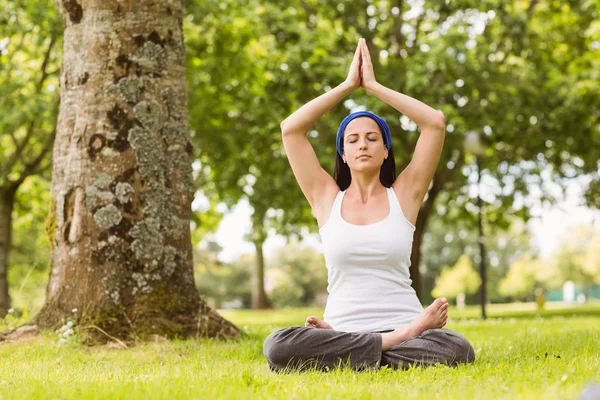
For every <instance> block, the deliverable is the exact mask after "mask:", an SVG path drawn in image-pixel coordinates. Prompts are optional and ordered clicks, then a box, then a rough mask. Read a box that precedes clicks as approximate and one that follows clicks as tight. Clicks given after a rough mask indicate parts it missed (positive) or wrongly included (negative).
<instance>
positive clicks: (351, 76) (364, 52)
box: [345, 38, 377, 91]
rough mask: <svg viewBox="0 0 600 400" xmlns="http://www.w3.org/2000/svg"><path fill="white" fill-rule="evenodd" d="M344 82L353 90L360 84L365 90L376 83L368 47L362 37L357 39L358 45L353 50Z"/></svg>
mask: <svg viewBox="0 0 600 400" xmlns="http://www.w3.org/2000/svg"><path fill="white" fill-rule="evenodd" d="M345 82H346V84H348V85H349V86H350V87H351V88H352V89H353V90H354V89H358V88H359V87H361V86H362V87H363V88H364V89H365V90H367V91H369V90H370V89H371V88H372V87H373V85H374V84H376V83H377V81H376V80H375V73H374V72H373V64H372V63H371V55H370V54H369V48H368V47H367V42H366V41H365V39H363V38H361V39H360V40H359V41H358V46H357V47H356V51H355V52H354V58H353V59H352V64H350V70H349V71H348V77H347V78H346V81H345Z"/></svg>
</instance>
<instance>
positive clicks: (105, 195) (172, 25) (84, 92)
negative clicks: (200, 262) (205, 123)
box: [36, 0, 239, 339]
mask: <svg viewBox="0 0 600 400" xmlns="http://www.w3.org/2000/svg"><path fill="white" fill-rule="evenodd" d="M57 3H58V6H59V8H60V11H61V14H62V16H63V22H64V24H65V32H64V60H63V67H62V73H61V106H60V112H59V117H58V127H57V137H56V143H55V146H54V165H53V176H52V204H51V205H50V208H51V209H50V213H49V217H48V221H47V226H48V227H49V231H50V234H51V237H52V239H53V251H52V256H51V263H52V265H51V271H50V278H49V282H48V286H47V293H46V302H45V305H44V307H43V309H42V310H41V312H40V313H39V314H38V316H37V317H36V323H37V324H38V326H39V327H41V328H55V327H57V326H59V325H61V324H62V323H64V321H65V319H66V318H69V317H71V318H74V319H76V320H77V321H78V324H79V326H80V327H81V328H82V329H83V328H89V332H90V333H94V332H102V334H99V335H100V336H102V335H106V337H108V336H112V337H115V338H119V339H131V338H133V337H142V338H143V337H145V336H148V335H152V334H158V335H162V336H167V337H174V336H179V337H188V336H196V335H201V336H216V335H237V334H238V333H239V331H238V330H237V328H236V327H235V326H234V325H233V324H231V323H229V322H228V321H226V320H224V319H223V318H221V317H220V316H219V315H218V314H216V313H215V312H214V311H213V310H211V309H210V308H209V307H208V306H206V305H205V304H204V303H203V302H202V300H201V299H200V297H199V296H198V293H197V290H196V287H195V285H194V279H193V266H192V247H191V240H190V216H191V201H192V198H193V195H194V181H193V178H192V169H191V159H190V154H191V153H192V145H191V139H190V135H189V131H188V115H187V109H188V104H187V92H186V82H185V62H184V44H183V32H182V18H183V1H182V0H136V1H115V0H86V1H78V0H57Z"/></svg>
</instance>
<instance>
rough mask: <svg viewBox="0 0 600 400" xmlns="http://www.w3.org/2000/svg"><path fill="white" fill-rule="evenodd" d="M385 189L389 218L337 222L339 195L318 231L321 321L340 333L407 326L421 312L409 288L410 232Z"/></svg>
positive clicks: (339, 217)
mask: <svg viewBox="0 0 600 400" xmlns="http://www.w3.org/2000/svg"><path fill="white" fill-rule="evenodd" d="M386 189H387V195H388V201H389V204H390V213H389V215H388V216H387V217H386V218H385V219H383V220H381V221H379V222H375V223H373V224H369V225H354V224H351V223H349V222H346V221H345V220H344V219H342V199H343V198H344V195H345V194H346V191H343V192H342V191H340V192H339V193H338V194H337V196H336V198H335V201H334V203H333V207H332V209H331V214H330V215H329V219H328V220H327V222H325V225H323V226H322V227H321V228H320V229H319V233H320V234H321V240H322V242H323V253H324V254H325V262H326V265H327V270H328V283H329V284H328V287H327V291H328V292H329V297H328V298H327V306H326V307H325V315H324V318H325V321H327V322H329V323H330V324H331V326H332V327H333V328H334V329H335V330H339V331H344V332H359V331H382V330H388V329H395V328H397V327H399V326H402V325H407V324H409V323H411V322H412V321H413V320H414V319H415V318H416V317H417V316H418V315H419V314H421V312H423V307H422V306H421V303H420V302H419V299H418V298H417V295H416V293H415V291H414V289H413V288H412V287H411V286H410V284H411V280H410V273H409V267H410V253H411V250H412V241H413V233H414V231H415V226H414V225H413V224H411V223H410V222H409V221H408V220H407V219H406V217H405V216H404V213H403V212H402V208H401V207H400V203H399V202H398V198H397V197H396V194H395V193H394V190H393V189H391V188H386Z"/></svg>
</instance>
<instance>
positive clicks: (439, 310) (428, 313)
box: [381, 298, 448, 351]
mask: <svg viewBox="0 0 600 400" xmlns="http://www.w3.org/2000/svg"><path fill="white" fill-rule="evenodd" d="M446 321H448V300H446V299H444V298H441V299H435V301H434V302H433V303H431V305H430V306H429V307H427V308H426V309H425V311H423V312H422V313H421V315H419V316H418V317H417V319H415V320H414V321H413V322H411V323H410V324H409V325H407V326H403V327H400V328H397V329H396V330H394V331H393V332H389V333H382V334H381V337H382V350H383V351H386V350H389V349H390V348H392V347H393V346H395V345H397V344H400V343H401V342H403V341H405V340H406V339H410V338H412V337H417V336H420V335H421V334H423V332H425V331H426V330H429V329H438V328H441V327H443V326H444V325H446Z"/></svg>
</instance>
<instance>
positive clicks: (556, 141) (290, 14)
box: [190, 0, 600, 298]
mask: <svg viewBox="0 0 600 400" xmlns="http://www.w3.org/2000/svg"><path fill="white" fill-rule="evenodd" d="M210 4H212V5H211V6H210V7H214V8H215V10H218V9H217V8H216V7H217V5H216V3H210ZM208 7H209V6H206V7H205V8H204V9H203V11H204V12H203V13H198V14H194V21H196V19H197V18H196V16H198V18H201V16H204V17H203V19H201V21H202V25H205V26H212V27H213V28H211V29H212V30H209V31H204V32H203V33H202V34H201V35H199V36H198V45H195V44H194V45H193V46H195V47H194V50H192V46H190V51H193V52H194V53H195V54H211V55H214V57H213V56H210V57H207V58H208V59H213V58H214V59H215V60H218V61H214V65H213V67H212V68H210V70H211V71H214V73H211V74H204V75H202V74H199V73H198V74H197V73H192V72H191V75H193V76H190V83H191V85H192V86H197V85H199V84H200V82H202V84H206V83H207V82H208V83H209V86H210V87H211V88H212V89H211V94H213V95H212V96H210V97H208V96H202V98H197V99H195V100H194V103H195V104H200V105H202V106H200V107H205V108H206V109H211V110H215V113H214V115H215V116H216V115H221V117H215V119H214V120H212V121H207V120H206V119H201V120H200V119H199V120H198V123H195V122H193V125H194V127H200V126H202V127H204V128H206V129H209V130H210V131H211V132H214V135H211V136H207V135H202V136H201V137H203V138H206V139H202V140H211V141H213V142H212V143H214V145H212V146H210V148H211V149H212V151H211V154H206V153H204V154H201V155H200V159H201V160H203V163H204V164H205V165H208V166H209V167H210V168H211V169H210V173H207V174H205V179H207V180H208V181H209V182H213V184H214V186H215V187H220V188H221V189H218V191H219V192H220V193H221V194H220V197H221V198H223V199H225V198H228V199H230V202H231V204H234V203H235V201H236V200H237V199H239V198H241V197H243V196H244V190H248V186H252V189H253V190H254V193H256V194H257V196H258V195H262V193H261V191H260V190H259V187H258V186H253V185H252V184H251V185H248V182H247V179H246V178H245V177H248V175H252V176H253V177H254V178H252V179H250V180H249V181H250V182H257V183H259V182H260V181H264V182H267V183H268V189H269V190H271V191H270V192H265V193H269V195H268V196H266V195H265V196H262V197H260V199H264V200H267V201H270V200H271V197H273V199H272V201H273V202H272V203H271V204H269V203H268V202H267V203H266V204H265V205H264V206H263V207H262V208H261V207H256V211H255V212H256V216H255V217H254V218H253V224H254V228H253V235H254V236H255V237H257V238H259V239H261V238H264V237H265V235H264V231H261V230H260V229H258V230H256V231H255V228H258V227H259V226H260V224H259V222H260V221H263V220H264V219H263V217H262V213H264V210H265V209H266V210H268V209H269V207H272V208H274V209H278V210H279V209H281V210H282V214H280V215H282V219H284V220H285V221H293V218H292V216H293V214H288V213H291V212H294V211H297V210H301V209H303V210H304V211H303V212H302V213H300V214H299V215H306V216H307V217H310V213H309V210H308V208H307V207H306V202H305V200H304V199H303V198H302V196H301V195H300V192H299V191H298V190H297V185H296V184H295V182H294V180H293V177H291V172H290V169H289V168H288V167H287V165H286V164H285V162H281V163H280V161H282V160H279V158H282V157H283V154H282V151H281V148H280V145H279V143H280V140H279V138H278V134H279V133H278V128H277V122H278V121H280V120H281V118H282V117H284V116H286V115H288V114H289V113H291V112H292V111H293V110H294V109H296V108H297V107H299V106H300V105H301V104H303V103H305V102H306V101H308V100H310V99H312V98H314V97H316V96H318V95H319V94H321V93H322V92H323V91H324V90H327V88H328V87H333V86H335V85H337V84H338V83H339V82H341V81H342V80H343V78H344V76H345V73H346V69H347V63H346V61H347V60H349V59H350V58H351V53H352V49H353V48H354V44H355V43H356V40H357V39H358V38H359V37H361V36H362V37H365V38H366V39H367V42H368V45H369V48H370V50H371V53H372V54H374V55H376V56H374V57H373V61H374V64H375V71H376V76H377V79H378V80H379V81H381V83H383V84H385V85H387V86H390V87H392V88H394V89H396V90H399V91H401V92H404V93H407V94H409V95H411V96H414V97H416V98H418V99H420V100H422V101H424V102H426V103H427V104H430V105H432V106H433V107H435V108H439V109H441V110H442V111H443V112H444V114H445V116H446V120H447V121H448V126H447V135H446V144H445V146H444V153H443V155H442V159H441V161H440V166H439V168H438V171H437V172H436V174H435V176H434V178H433V182H432V185H431V186H430V189H429V193H428V195H427V197H426V200H425V202H424V204H423V206H422V208H421V212H420V214H419V218H418V220H417V224H416V225H417V230H416V232H415V237H414V242H413V251H412V266H411V276H412V278H413V284H414V286H415V288H416V290H417V293H419V294H420V297H421V298H422V297H423V296H422V294H421V286H422V282H421V278H420V274H419V270H418V267H419V265H420V261H421V254H422V251H421V247H422V245H423V235H424V233H425V231H426V227H427V224H428V221H429V218H430V216H432V215H434V214H435V213H436V212H437V211H436V204H444V205H446V206H447V208H448V209H452V210H465V209H466V210H467V211H469V210H471V209H472V208H473V207H472V205H471V206H469V204H471V203H472V198H471V197H472V194H471V193H470V192H471V190H470V188H471V187H472V185H473V174H474V172H475V171H474V166H473V163H472V162H471V160H470V159H469V156H468V155H467V154H465V151H464V137H465V134H466V132H468V131H477V132H480V133H481V134H482V137H483V142H484V145H485V146H486V156H485V157H483V159H482V162H481V164H482V174H483V175H484V181H487V182H488V183H490V185H491V186H493V187H494V189H493V190H492V191H491V192H490V193H488V194H487V195H486V197H485V198H484V200H485V209H486V213H487V216H486V217H487V219H486V222H487V224H488V225H489V226H491V225H493V226H501V227H504V228H506V227H507V226H508V221H507V220H506V217H507V216H509V215H513V216H517V217H519V218H528V217H529V216H530V215H529V208H528V207H527V205H526V204H524V203H523V195H524V194H525V193H528V191H529V188H528V185H537V184H539V183H540V182H541V178H540V174H541V172H542V170H543V169H544V168H546V167H551V166H553V167H554V170H553V171H555V172H556V176H555V178H556V179H557V181H558V182H559V183H561V184H563V183H564V182H562V180H561V179H562V178H561V174H562V175H563V176H565V174H566V173H568V175H569V176H576V175H577V174H580V173H587V172H592V171H595V170H596V169H597V165H596V164H594V163H595V161H592V160H597V158H598V157H597V151H596V150H595V148H597V146H596V147H595V148H592V147H589V146H585V147H584V146H577V147H576V148H573V144H574V143H575V142H577V140H576V138H578V137H580V138H583V137H585V138H586V140H587V142H588V143H596V141H597V140H598V138H597V134H596V131H595V130H594V132H593V133H592V132H591V130H593V129H595V128H593V127H594V126H596V125H597V121H598V115H600V113H598V112H597V111H594V110H597V104H598V102H597V98H598V93H599V89H598V83H597V81H592V80H590V79H589V78H590V77H591V76H593V74H594V72H593V71H595V70H597V69H596V68H595V66H596V65H595V61H594V60H595V58H594V57H593V56H591V55H592V54H593V53H594V51H595V50H594V47H593V46H594V44H593V43H595V42H594V40H596V39H597V35H598V32H597V29H596V28H595V25H594V17H593V15H594V12H592V11H593V10H591V8H593V7H595V6H594V5H593V4H591V3H586V4H585V5H583V6H579V5H576V4H574V5H573V6H572V7H562V3H561V2H560V1H551V2H544V3H538V2H535V1H533V2H531V3H528V4H525V3H522V2H517V1H505V2H483V3H477V4H474V3H473V2H470V1H458V2H453V3H452V5H449V4H445V3H439V2H432V1H431V2H430V1H425V2H423V3H422V7H421V6H413V5H412V4H409V3H408V2H400V3H398V4H390V3H389V2H384V1H376V0H373V1H355V2H342V3H340V2H336V3H335V4H333V3H331V2H329V1H324V0H320V1H319V0H312V1H310V0H308V1H302V2H300V1H287V2H285V3H280V2H279V3H277V7H274V6H273V5H271V4H269V3H263V4H260V5H259V4H257V3H255V2H252V1H247V2H244V3H243V4H240V6H238V7H236V6H235V4H231V3H228V2H221V3H220V4H219V7H223V9H226V10H227V14H228V16H224V15H223V14H224V13H222V12H210V11H211V9H209V8H208ZM569 21H571V22H573V21H576V23H575V24H570V23H569ZM211 24H213V25H211ZM547 32H553V34H552V35H550V36H548V35H547V34H546V33H547ZM580 32H585V33H584V34H580ZM565 41H566V43H568V45H567V46H566V47H565V45H564V43H565ZM202 43H204V44H202ZM220 43H221V44H220ZM222 43H236V45H235V46H233V47H227V46H224V45H222ZM203 52H204V53H203ZM229 52H231V54H230V53H229ZM554 52H564V53H565V54H562V53H561V56H560V57H555V56H554V55H553V53H554ZM217 55H219V56H217ZM572 59H577V60H580V62H579V63H578V64H577V69H576V70H575V71H574V73H573V74H572V75H570V76H573V77H579V78H585V79H584V80H585V84H584V85H583V86H582V84H579V83H577V84H575V82H574V81H573V79H577V78H572V77H569V78H566V77H562V75H564V74H562V72H561V71H565V70H566V69H567V68H574V67H573V66H571V65H570V64H569V61H568V60H572ZM226 60H231V61H226ZM195 62H196V61H194V60H193V59H191V60H190V63H191V64H194V63H195ZM224 63H227V64H224ZM198 66H200V64H198ZM242 66H243V67H242ZM213 68H214V69H213ZM190 71H192V69H190ZM261 79H262V80H261ZM567 81H568V82H567ZM567 83H569V84H570V85H565V84H567ZM563 85H564V86H563ZM573 86H575V87H577V88H578V89H577V90H578V91H577V90H576V91H575V92H573V91H571V90H566V89H564V88H565V87H573ZM561 88H562V89H561ZM584 88H585V90H584ZM198 93H199V92H198ZM247 95H248V96H247ZM246 96H247V97H246ZM574 98H576V99H577V101H572V99H574ZM261 104H265V105H266V104H268V105H269V110H268V112H266V113H263V111H262V109H261ZM240 105H243V106H240ZM359 106H362V107H367V108H369V109H371V110H373V111H375V112H377V113H379V114H381V115H382V116H384V117H386V118H387V120H388V121H389V123H390V126H391V128H392V131H393V132H394V139H393V141H394V146H395V147H394V151H395V154H396V157H397V160H398V161H397V162H398V166H397V167H398V168H397V169H398V170H399V171H400V170H402V169H403V168H404V167H405V166H406V164H407V163H408V162H409V161H410V158H411V155H412V151H413V150H414V147H415V144H416V140H417V139H418V131H417V127H416V125H415V124H414V123H412V122H411V121H409V120H408V119H407V118H406V117H402V116H400V118H399V116H398V114H397V112H396V111H395V110H392V109H391V108H390V107H388V106H386V105H385V104H381V102H378V101H376V99H374V98H373V97H369V96H366V95H365V94H364V93H362V92H360V91H357V92H356V93H355V94H354V95H353V96H352V97H351V98H349V99H347V100H346V101H345V102H343V104H340V105H339V106H338V107H335V108H334V109H333V110H332V111H331V112H330V113H328V114H327V115H326V116H325V117H324V118H322V120H321V121H320V122H319V123H318V124H317V126H315V129H314V131H312V132H311V133H310V135H311V141H312V142H313V146H314V147H315V150H316V152H317V155H318V156H319V159H320V160H321V162H322V163H323V165H324V166H325V168H326V169H327V170H329V171H331V170H332V165H333V155H334V149H335V146H334V140H333V136H334V134H335V131H336V128H337V124H338V123H339V121H340V120H341V119H342V118H343V117H344V116H345V115H346V114H347V113H348V112H349V110H350V109H353V108H356V107H359ZM590 110H591V112H590ZM193 114H197V115H199V116H202V115H203V113H201V112H193ZM575 115H577V116H579V117H580V118H585V121H586V122H585V123H584V124H581V125H578V126H577V127H575V128H574V129H566V126H565V125H564V124H566V123H568V121H569V120H570V121H572V119H571V116H575ZM561 116H568V118H566V119H562V118H561ZM225 125H228V126H225ZM566 131H568V132H570V133H569V135H565V133H564V132H566ZM259 136H264V137H269V138H268V140H265V141H264V142H262V139H261V138H259ZM590 136H593V137H591V138H590ZM567 137H571V139H567ZM205 143H207V142H205ZM259 143H261V144H259ZM245 144H248V150H244V149H245V146H244V145H245ZM269 146H273V147H272V148H270V147H269ZM202 148H209V147H206V146H202ZM565 149H566V150H565ZM263 159H264V163H265V164H268V165H269V166H272V167H273V170H272V171H273V172H269V171H270V170H268V169H266V168H263V167H260V165H264V164H261V162H263V161H261V160H263ZM251 166H253V167H254V168H256V169H255V170H253V171H254V172H252V171H251V170H250V167H251ZM215 170H216V171H215ZM258 171H260V173H258ZM561 171H562V172H561ZM271 173H272V175H271ZM227 175H230V178H229V179H226V176H227ZM279 182H282V183H284V182H285V185H283V184H281V185H280V184H279ZM254 185H256V183H255V184H254ZM244 188H246V189H244ZM279 192H286V193H287V194H288V195H291V194H294V197H293V198H295V199H297V202H296V201H293V200H291V198H286V200H285V201H281V202H280V203H279V202H278V201H277V196H275V195H274V193H279ZM234 194H235V195H234ZM545 198H550V197H549V196H547V195H546V194H544V193H542V200H544V199H545ZM252 201H254V200H252ZM252 201H251V204H253V203H252ZM258 201H260V200H257V204H258ZM275 204H278V205H275ZM253 206H254V204H253ZM261 211H262V212H261ZM310 218H312V217H310ZM310 218H309V219H310ZM460 218H463V219H465V220H467V221H471V222H472V223H474V214H473V215H472V214H469V213H464V212H463V213H462V214H461V216H460ZM311 224H312V225H311ZM309 227H311V229H313V231H314V228H315V223H314V221H313V222H310V223H309Z"/></svg>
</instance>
